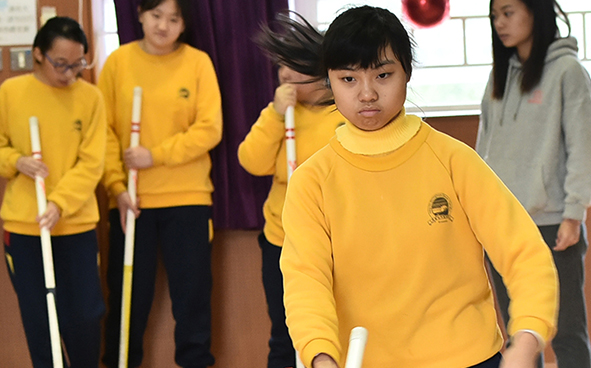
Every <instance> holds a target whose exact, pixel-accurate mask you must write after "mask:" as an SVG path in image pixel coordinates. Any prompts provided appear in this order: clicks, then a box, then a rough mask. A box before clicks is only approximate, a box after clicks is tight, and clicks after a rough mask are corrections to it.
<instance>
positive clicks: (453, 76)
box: [407, 65, 491, 110]
mask: <svg viewBox="0 0 591 368" xmlns="http://www.w3.org/2000/svg"><path fill="white" fill-rule="evenodd" d="M490 70H491V67H490V66H489V65H486V66H466V67H448V68H428V69H417V70H416V71H413V75H412V78H411V80H410V83H409V88H408V98H407V101H408V102H407V106H408V107H409V108H411V107H412V106H415V105H416V106H418V107H419V108H421V109H425V110H429V107H431V108H434V107H441V109H439V110H449V109H450V107H452V106H463V107H466V108H471V109H476V110H477V109H479V108H480V101H481V100H482V95H483V93H484V89H485V87H486V82H487V81H488V76H489V74H490Z"/></svg>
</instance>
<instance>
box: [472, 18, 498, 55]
mask: <svg viewBox="0 0 591 368" xmlns="http://www.w3.org/2000/svg"><path fill="white" fill-rule="evenodd" d="M466 57H467V59H468V60H467V61H468V64H490V63H492V35H491V29H490V21H489V19H488V18H473V19H466Z"/></svg>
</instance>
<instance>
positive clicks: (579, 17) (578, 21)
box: [558, 13, 585, 59]
mask: <svg viewBox="0 0 591 368" xmlns="http://www.w3.org/2000/svg"><path fill="white" fill-rule="evenodd" d="M568 19H569V21H570V29H571V34H570V35H571V36H573V37H575V38H576V39H577V41H578V45H579V58H580V59H584V58H585V44H584V40H585V29H584V28H583V14H580V13H579V14H569V16H568ZM558 24H559V27H560V24H563V25H564V23H563V22H561V21H559V22H558ZM564 28H565V30H564V31H563V30H562V29H561V30H560V34H561V35H563V36H566V35H567V34H568V28H567V27H566V25H564Z"/></svg>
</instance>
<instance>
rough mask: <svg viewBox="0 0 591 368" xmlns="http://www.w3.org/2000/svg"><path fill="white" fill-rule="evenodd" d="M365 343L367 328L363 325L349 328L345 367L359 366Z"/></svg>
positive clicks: (355, 367) (356, 367)
mask: <svg viewBox="0 0 591 368" xmlns="http://www.w3.org/2000/svg"><path fill="white" fill-rule="evenodd" d="M366 343H367V329H365V328H364V327H355V328H353V329H352V330H351V335H350V336H349V350H348V351H347V363H346V364H345V368H361V367H362V363H363V353H364V352H365V344H366Z"/></svg>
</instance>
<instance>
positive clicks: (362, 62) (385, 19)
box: [322, 6, 414, 78]
mask: <svg viewBox="0 0 591 368" xmlns="http://www.w3.org/2000/svg"><path fill="white" fill-rule="evenodd" d="M413 46H414V42H413V41H412V38H411V37H410V35H409V34H408V32H407V31H406V29H405V28H404V26H403V25H402V23H401V22H400V20H399V19H398V17H396V15H394V14H393V13H391V12H390V11H388V10H386V9H381V8H374V7H370V6H362V7H358V8H352V9H349V10H346V11H345V12H343V13H341V14H340V15H339V16H338V17H337V18H336V19H335V20H334V21H333V22H332V24H331V25H330V27H329V28H328V30H327V31H326V34H325V36H324V42H323V44H322V69H323V70H324V71H325V72H328V70H329V69H333V70H334V69H343V68H347V67H359V68H362V69H367V68H372V67H376V66H379V65H381V64H382V62H383V61H384V60H383V58H384V55H385V53H386V51H387V49H388V47H390V48H392V51H393V53H394V55H395V56H396V58H397V59H398V61H399V62H400V63H401V64H402V67H403V69H404V71H405V73H406V75H407V76H408V77H409V78H410V76H411V74H412V63H413V60H414V56H413Z"/></svg>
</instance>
